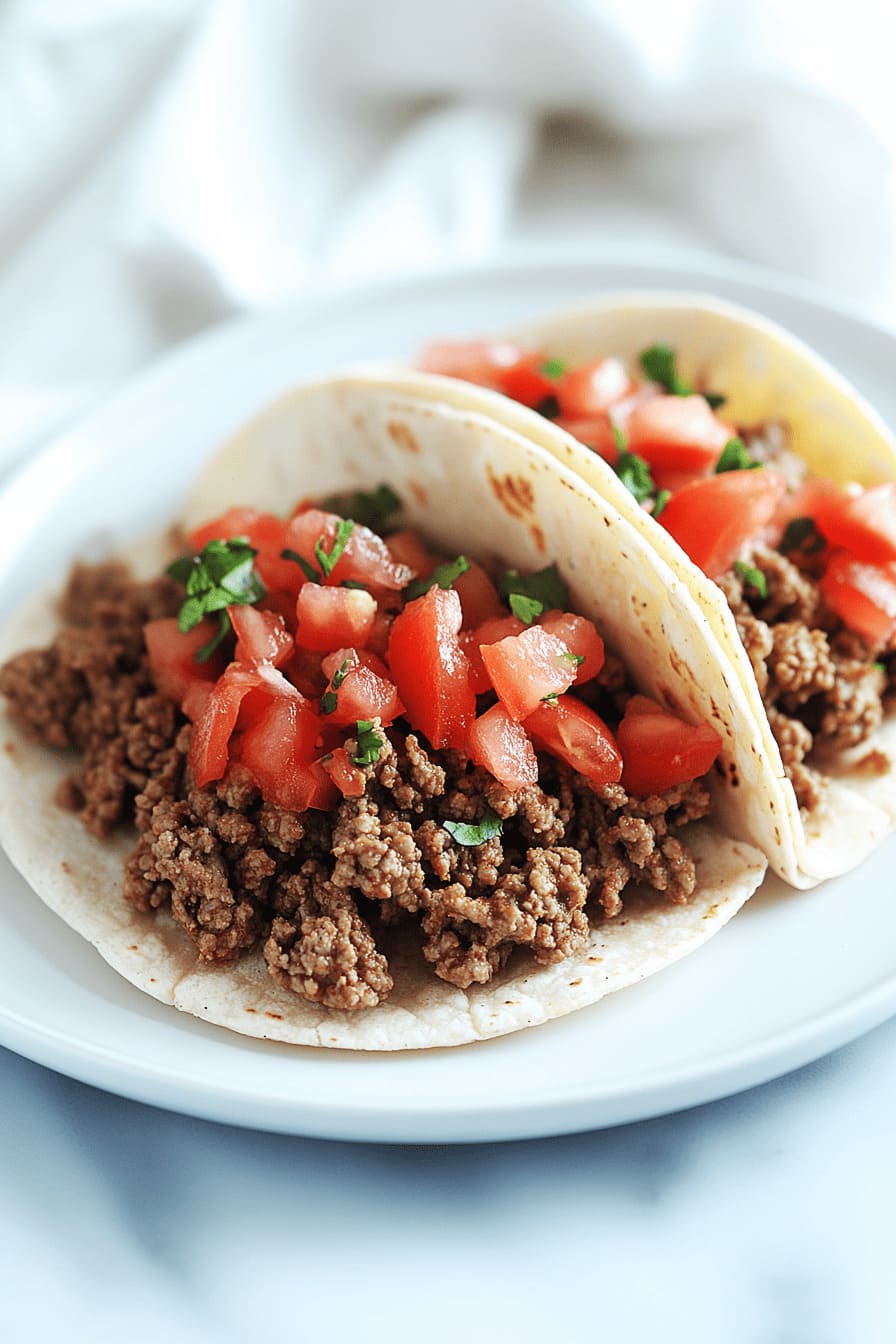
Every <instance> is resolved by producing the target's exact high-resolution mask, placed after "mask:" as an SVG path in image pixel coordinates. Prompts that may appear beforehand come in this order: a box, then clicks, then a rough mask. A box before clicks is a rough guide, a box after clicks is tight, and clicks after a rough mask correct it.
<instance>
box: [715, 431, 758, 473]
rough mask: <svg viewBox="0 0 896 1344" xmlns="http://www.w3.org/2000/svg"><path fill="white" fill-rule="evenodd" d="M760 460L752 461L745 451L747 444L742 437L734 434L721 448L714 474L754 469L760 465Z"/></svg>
mask: <svg viewBox="0 0 896 1344" xmlns="http://www.w3.org/2000/svg"><path fill="white" fill-rule="evenodd" d="M761 466H762V463H761V462H754V461H753V459H752V457H751V456H750V454H749V453H748V452H747V446H746V444H745V443H744V441H743V439H739V438H738V437H737V436H736V435H735V437H734V438H733V439H729V440H728V442H727V443H726V444H725V447H724V448H723V449H722V452H721V454H720V456H719V460H718V462H717V463H716V467H715V474H716V475H717V476H718V475H719V473H720V472H722V471H755V469H756V468H757V467H761Z"/></svg>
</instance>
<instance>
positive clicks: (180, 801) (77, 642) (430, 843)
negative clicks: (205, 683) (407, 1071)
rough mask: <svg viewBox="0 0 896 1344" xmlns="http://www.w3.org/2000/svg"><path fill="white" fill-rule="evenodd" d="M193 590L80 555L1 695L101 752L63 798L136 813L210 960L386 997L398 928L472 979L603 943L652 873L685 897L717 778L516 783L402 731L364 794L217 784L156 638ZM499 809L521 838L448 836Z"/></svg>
mask: <svg viewBox="0 0 896 1344" xmlns="http://www.w3.org/2000/svg"><path fill="white" fill-rule="evenodd" d="M178 601H179V590H178V589H177V588H176V586H174V585H172V584H170V583H169V581H168V580H163V581H160V582H157V583H154V584H138V583H135V582H134V581H133V580H131V579H130V578H129V577H128V574H127V571H126V570H124V569H123V568H122V567H120V566H113V565H107V566H103V567H100V568H98V569H94V570H90V569H87V568H85V567H79V568H78V569H76V570H75V571H74V573H73V575H72V578H71V581H70V583H69V587H68V589H67V592H66V595H65V598H64V600H63V604H62V606H63V610H64V613H65V616H66V619H67V620H68V624H67V625H66V626H65V628H64V629H63V631H62V633H61V634H60V635H59V637H58V638H57V640H56V641H55V643H54V644H53V645H52V646H51V647H50V648H49V649H44V650H40V651H36V652H30V653H25V654H22V655H20V656H19V657H18V658H15V659H13V660H12V661H11V662H10V663H8V664H7V665H6V666H5V667H4V668H3V669H2V670H0V689H2V690H3V692H4V693H5V694H6V696H7V698H8V700H9V702H10V708H11V711H12V714H13V717H14V718H15V719H16V720H17V721H18V723H19V724H20V725H21V726H22V727H23V729H24V730H25V731H26V732H27V733H28V735H29V736H30V737H31V738H32V739H33V740H35V741H37V742H40V743H41V744H43V745H47V746H58V747H75V748H77V749H78V750H79V751H80V752H81V753H82V755H83V763H82V767H81V770H80V771H79V772H78V774H77V775H75V776H73V777H72V778H71V779H70V780H69V781H68V783H67V784H66V787H65V789H64V791H63V793H64V797H63V798H61V801H64V802H65V803H66V804H67V805H68V806H71V807H77V808H78V809H79V810H80V812H81V815H82V818H83V820H84V823H85V825H86V826H87V827H88V828H89V829H90V830H91V831H92V832H93V833H94V834H97V835H104V834H107V833H108V832H109V831H110V830H111V829H112V827H113V826H115V825H116V824H118V823H119V822H120V821H122V820H129V821H131V822H133V824H134V826H135V827H136V830H137V840H136V844H135V846H134V849H133V851H132V853H131V854H130V856H129V858H128V860H127V862H126V865H125V874H124V897H125V899H126V900H127V901H129V902H130V903H131V904H132V905H134V906H135V907H136V908H137V909H139V910H141V911H144V912H146V911H153V910H159V909H165V910H167V911H168V912H170V914H171V916H172V917H173V918H174V919H175V920H177V921H178V922H179V923H180V924H181V925H182V927H183V929H184V930H185V933H186V934H187V935H189V937H190V938H192V939H193V941H194V943H195V945H196V949H197V952H198V955H199V956H200V957H201V958H202V959H203V960H206V961H209V962H220V963H227V962H228V961H232V960H233V959H234V958H236V957H239V956H240V955H242V954H243V953H244V952H246V951H247V950H248V949H250V948H252V947H254V946H257V945H261V946H262V948H263V954H264V957H265V960H266V961H267V964H268V966H269V968H270V971H271V974H272V976H273V977H274V979H275V980H276V981H277V983H278V984H280V985H282V986H284V987H285V988H287V989H289V990H291V991H293V992H296V993H298V994H300V995H301V996H302V997H304V998H306V999H308V1000H310V1001H311V1002H314V1003H319V1004H321V1005H324V1006H326V1007H330V1008H338V1009H356V1008H366V1007H372V1006H374V1005H375V1004H377V1003H379V1002H382V1000H383V999H385V998H386V997H387V996H388V994H389V993H390V991H391V989H392V979H391V976H390V974H389V968H388V964H387V960H386V956H385V954H384V953H383V951H382V950H381V948H380V947H378V945H377V944H378V939H379V938H380V937H382V936H384V935H385V930H386V929H387V927H389V926H392V925H395V924H396V923H405V924H409V923H412V922H413V923H415V924H416V925H417V926H418V927H419V929H420V936H421V938H422V955H423V956H424V957H425V959H426V960H427V961H428V962H430V963H431V964H432V966H433V968H434V970H435V973H436V974H437V975H438V976H440V977H441V978H442V979H444V980H447V981H449V982H450V983H452V984H454V985H459V986H461V987H467V986H469V985H473V984H483V983H485V982H487V981H488V980H489V979H491V977H492V976H493V975H494V974H495V972H496V971H498V970H499V969H500V968H501V967H503V966H505V965H506V964H507V962H508V960H509V959H510V958H511V957H512V956H514V955H522V953H523V952H525V953H527V954H528V955H529V956H531V957H532V959H533V960H534V961H535V962H537V963H548V962H553V961H559V960H562V959H563V958H565V957H568V956H570V955H572V954H573V953H575V952H576V951H577V950H579V949H581V948H582V947H583V946H584V944H585V942H586V940H587V937H588V931H589V919H588V913H587V912H588V909H589V907H590V908H591V909H592V910H598V909H599V910H600V911H601V912H602V915H603V917H612V916H614V915H616V914H618V912H619V911H620V910H621V908H622V900H621V895H622V893H623V892H624V889H625V888H626V886H627V885H628V884H629V883H630V882H632V881H637V882H640V883H645V884H647V885H648V886H651V887H653V888H654V889H655V890H656V891H658V892H662V893H664V894H665V896H666V897H667V898H668V899H669V900H671V901H683V900H686V899H687V898H688V896H689V895H690V894H691V892H692V891H693V889H694V885H695V880H696V879H695V871H694V864H693V860H692V859H691V858H690V855H689V854H688V852H687V849H686V848H685V846H684V844H683V842H682V841H681V839H680V838H679V837H678V834H677V833H678V831H679V829H680V828H681V827H682V826H684V825H685V824H686V823H687V822H689V821H692V820H695V819H697V818H699V817H702V816H704V815H705V814H706V812H707V811H708V807H709V799H708V793H707V791H706V789H705V787H704V786H703V785H702V784H700V783H695V784H689V785H684V786H681V787H679V788H676V789H672V790H670V791H669V792H668V793H666V794H663V795H661V796H657V797H653V798H641V799H633V798H629V797H628V796H627V794H626V793H625V791H624V790H623V789H622V788H621V787H620V786H618V785H616V786H612V787H610V788H606V789H604V790H601V791H598V792H595V791H593V790H592V789H591V788H590V786H589V785H588V784H587V783H586V781H585V780H584V779H583V778H582V777H581V776H579V775H576V774H575V773H574V772H573V771H571V770H569V769H568V768H567V767H566V766H565V765H563V764H561V763H560V762H558V761H557V760H555V759H554V758H551V757H542V758H541V759H540V761H539V784H538V785H534V786H531V787H529V788H526V789H523V790H521V791H520V792H518V793H512V792H511V791H509V790H508V789H506V788H504V787H503V786H502V785H501V784H499V783H498V782H497V781H496V780H495V779H494V778H493V777H492V776H491V775H489V774H488V773H487V772H486V771H484V770H482V769H480V768H478V767H474V766H473V765H472V764H471V763H470V762H469V761H468V760H467V759H466V758H465V757H464V756H462V755H461V754H460V753H458V752H454V751H442V752H433V751H432V750H430V749H427V747H426V745H425V744H424V743H423V742H422V741H421V739H420V738H419V737H418V736H417V735H416V734H415V733H411V732H402V731H400V730H399V728H398V726H396V727H395V728H394V729H390V730H389V732H388V734H384V735H383V745H382V748H381V750H380V753H379V756H378V758H377V760H376V761H375V762H374V763H373V764H371V765H369V766H366V767H365V768H364V770H363V774H364V776H365V792H364V794H363V796H362V797H360V798H345V799H343V800H341V802H340V803H339V804H338V805H337V806H336V807H335V808H334V809H333V810H332V812H329V813H321V812H313V811H310V812H307V813H303V814H296V813H292V812H287V811H284V810H283V809H281V808H278V807H276V806H273V805H271V804H270V803H267V802H265V800H264V799H263V798H262V796H261V794H260V792H259V790H258V788H257V787H256V785H255V783H254V782H253V780H252V778H251V777H250V775H249V774H248V773H247V772H246V771H245V769H244V768H243V767H240V766H236V765H234V766H231V768H230V770H229V771H228V774H227V775H226V776H225V778H224V779H222V780H220V781H219V782H218V783H216V784H212V785H209V786H207V787H206V788H203V789H198V788H196V787H195V784H194V781H193V780H192V778H191V775H190V770H189V764H188V759H189V746H190V736H191V732H192V729H191V727H190V725H189V724H188V723H186V722H185V720H184V719H183V717H182V715H181V714H180V712H179V711H178V710H177V709H176V707H175V706H174V705H172V704H170V703H169V702H168V701H166V700H164V699H163V698H162V697H160V696H159V695H158V694H157V693H156V691H155V688H154V686H153V683H152V677H151V674H150V669H149V664H148V659H147V655H146V651H145V647H144V642H143V633H142V627H143V623H144V622H145V621H146V620H148V619H151V618H153V617H156V616H161V615H170V614H173V612H174V611H176V609H177V605H178ZM592 693H593V695H594V696H595V697H596V698H597V699H598V701H599V702H600V703H601V704H607V703H610V704H615V705H616V706H617V707H618V708H620V709H621V707H622V706H623V705H624V703H625V701H626V700H627V698H628V696H629V695H630V694H631V688H630V687H629V685H628V684H627V681H626V678H625V672H624V668H623V666H622V663H621V661H620V660H618V659H617V658H615V657H613V656H612V655H611V656H610V657H609V658H608V659H607V663H606V665H605V668H604V670H603V672H602V674H601V676H600V678H598V679H595V684H594V686H593V688H592ZM346 745H349V746H351V742H350V740H349V741H347V743H346ZM487 812H491V813H493V814H495V815H496V816H497V817H498V818H500V820H501V822H502V828H501V833H500V834H499V835H496V836H493V837H491V838H489V839H487V840H485V841H484V842H483V843H481V844H479V845H463V844H461V843H460V842H459V841H458V840H457V839H455V838H454V837H453V836H452V835H451V833H450V832H449V831H448V830H446V829H445V823H446V822H466V823H471V824H474V825H475V824H478V823H479V822H481V821H482V819H483V817H484V816H485V814H486V813H487Z"/></svg>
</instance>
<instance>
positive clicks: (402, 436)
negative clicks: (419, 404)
mask: <svg viewBox="0 0 896 1344" xmlns="http://www.w3.org/2000/svg"><path fill="white" fill-rule="evenodd" d="M386 432H387V434H388V435H389V438H390V439H391V440H392V442H393V443H394V444H395V446H396V448H401V449H402V451H403V452H405V453H413V454H414V456H415V457H419V455H420V445H419V443H418V442H417V440H416V439H415V438H414V436H413V434H412V433H411V431H410V430H409V429H408V427H407V425H406V424H405V423H404V422H403V421H402V420H390V421H389V423H388V424H387V425H386Z"/></svg>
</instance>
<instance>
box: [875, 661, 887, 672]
mask: <svg viewBox="0 0 896 1344" xmlns="http://www.w3.org/2000/svg"><path fill="white" fill-rule="evenodd" d="M871 666H872V667H873V668H874V670H875V672H886V670H887V665H886V663H872V664H871Z"/></svg>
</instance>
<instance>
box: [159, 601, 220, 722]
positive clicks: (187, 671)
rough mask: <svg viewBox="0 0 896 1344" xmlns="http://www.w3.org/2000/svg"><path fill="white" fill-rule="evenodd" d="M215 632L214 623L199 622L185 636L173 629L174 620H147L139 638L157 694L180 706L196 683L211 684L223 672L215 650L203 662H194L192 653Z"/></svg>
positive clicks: (168, 618)
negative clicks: (146, 654) (150, 669)
mask: <svg viewBox="0 0 896 1344" xmlns="http://www.w3.org/2000/svg"><path fill="white" fill-rule="evenodd" d="M217 633H218V624H217V621H200V622H199V624H198V625H197V626H194V627H193V629H192V630H189V631H188V632H187V633H186V634H181V632H180V630H178V628H177V618H176V617H174V616H163V617H161V618H160V619H159V620H157V621H147V623H146V624H145V625H144V627H143V638H144V640H145V641H146V651H147V653H148V654H149V665H150V667H151V668H152V679H153V681H154V682H155V684H156V687H157V689H158V691H159V694H160V695H164V696H165V697H166V699H168V700H173V701H174V703H175V704H176V705H180V704H182V703H183V700H184V696H185V695H186V694H187V692H188V691H189V690H190V688H191V687H192V686H193V685H194V684H195V683H196V682H201V683H203V684H205V683H211V682H213V681H215V680H216V679H217V678H218V677H219V676H220V674H221V673H222V672H223V670H224V658H223V656H222V655H221V654H220V653H219V652H218V651H217V650H216V651H215V653H213V654H212V655H211V657H210V658H209V659H208V660H207V661H206V662H204V663H198V662H197V661H196V657H195V655H196V653H197V652H198V650H199V649H201V648H202V646H203V645H204V644H207V643H208V642H209V640H210V639H214V637H215V635H216V634H217Z"/></svg>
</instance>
